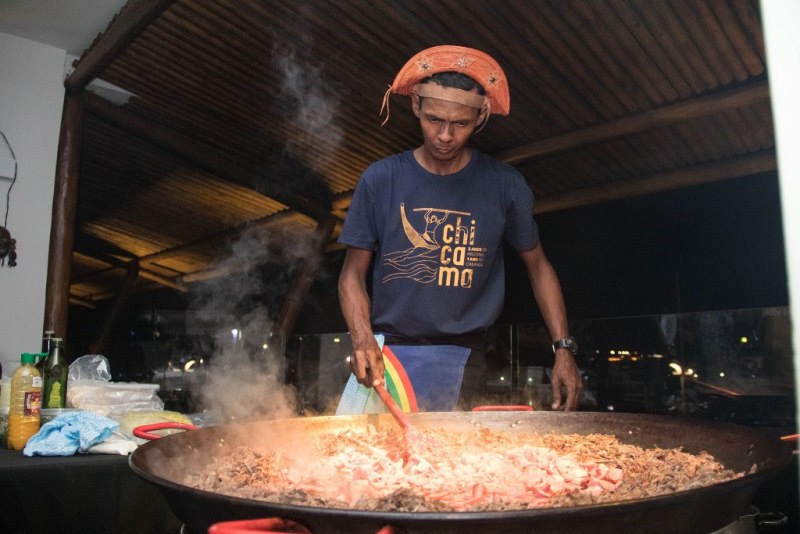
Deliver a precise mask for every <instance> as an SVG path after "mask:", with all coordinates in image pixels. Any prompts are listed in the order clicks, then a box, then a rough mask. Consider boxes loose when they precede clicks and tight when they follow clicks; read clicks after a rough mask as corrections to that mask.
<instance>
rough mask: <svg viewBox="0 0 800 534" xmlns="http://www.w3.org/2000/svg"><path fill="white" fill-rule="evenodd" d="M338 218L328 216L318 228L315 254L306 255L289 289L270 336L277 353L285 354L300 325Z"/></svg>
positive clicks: (273, 349) (313, 250) (313, 244)
mask: <svg viewBox="0 0 800 534" xmlns="http://www.w3.org/2000/svg"><path fill="white" fill-rule="evenodd" d="M336 221H337V218H336V217H334V216H330V217H327V218H325V219H323V220H321V221H319V222H318V223H317V228H316V230H314V237H313V239H312V242H311V251H310V252H309V254H308V255H307V256H306V258H305V261H303V263H302V265H300V268H299V269H298V271H297V274H296V275H295V277H294V280H293V281H292V287H291V288H290V289H289V291H288V293H287V294H286V297H285V298H284V300H283V304H281V309H280V311H279V312H278V317H277V318H276V319H275V323H274V324H273V325H272V329H271V330H270V333H269V338H268V339H269V348H270V351H271V352H272V353H273V354H279V355H283V354H284V349H285V348H286V340H287V339H288V337H289V334H290V333H291V332H292V330H294V325H295V323H296V322H297V317H298V316H299V315H300V309H301V308H302V307H303V303H305V301H306V297H307V296H308V291H309V290H310V289H311V283H312V282H313V281H314V273H315V272H316V270H317V268H318V267H319V262H320V260H321V259H322V256H323V254H324V253H325V248H326V247H327V245H328V241H330V238H331V234H333V230H334V228H336Z"/></svg>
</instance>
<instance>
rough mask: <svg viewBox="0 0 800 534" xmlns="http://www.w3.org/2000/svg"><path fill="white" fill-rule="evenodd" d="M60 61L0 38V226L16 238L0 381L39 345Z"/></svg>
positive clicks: (1, 294) (0, 298)
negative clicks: (10, 170)
mask: <svg viewBox="0 0 800 534" xmlns="http://www.w3.org/2000/svg"><path fill="white" fill-rule="evenodd" d="M65 60H66V51H64V50H60V49H57V48H53V47H51V46H47V45H42V44H39V43H36V42H33V41H29V40H27V39H22V38H19V37H15V36H13V35H9V34H6V33H0V130H2V131H3V133H4V134H5V136H6V137H7V138H8V142H9V144H10V145H11V148H12V149H13V150H14V153H15V155H16V159H17V180H16V182H15V183H14V186H13V188H12V189H11V201H10V208H9V212H8V221H7V224H4V223H3V220H4V217H5V214H6V202H5V201H6V193H7V191H8V189H9V186H10V184H11V182H10V181H8V180H0V199H1V200H2V202H1V203H0V217H2V218H0V225H3V226H5V227H6V228H7V229H8V230H9V231H10V232H11V237H12V238H14V239H16V240H17V266H16V267H14V268H9V267H8V264H7V263H6V265H5V266H4V267H0V364H1V365H2V366H3V376H10V375H11V373H13V371H14V369H15V368H16V367H17V366H18V365H19V357H20V353H22V352H34V351H38V350H39V348H40V346H41V339H42V324H43V321H44V301H45V286H46V283H47V255H48V250H49V242H50V219H51V211H52V204H53V186H54V180H55V166H56V159H57V153H58V137H59V130H60V127H61V110H62V106H63V102H64V85H63V73H64V63H65Z"/></svg>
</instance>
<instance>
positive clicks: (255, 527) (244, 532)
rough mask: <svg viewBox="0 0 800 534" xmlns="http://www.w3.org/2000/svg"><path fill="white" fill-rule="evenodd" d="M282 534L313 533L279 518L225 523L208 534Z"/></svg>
mask: <svg viewBox="0 0 800 534" xmlns="http://www.w3.org/2000/svg"><path fill="white" fill-rule="evenodd" d="M282 532H294V533H297V534H311V531H310V530H308V529H307V528H306V527H304V526H303V525H301V524H299V523H295V522H294V521H292V520H290V519H281V518H279V517H268V518H265V519H242V520H239V521H223V522H221V523H215V524H213V525H211V527H209V529H208V534H254V533H260V534H280V533H282Z"/></svg>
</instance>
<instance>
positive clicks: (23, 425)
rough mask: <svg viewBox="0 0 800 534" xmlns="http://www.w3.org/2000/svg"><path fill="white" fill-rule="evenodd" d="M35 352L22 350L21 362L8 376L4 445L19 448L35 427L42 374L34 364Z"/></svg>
mask: <svg viewBox="0 0 800 534" xmlns="http://www.w3.org/2000/svg"><path fill="white" fill-rule="evenodd" d="M34 360H35V354H30V353H28V352H26V353H23V354H22V358H21V360H20V361H21V363H22V365H20V366H19V367H18V368H17V370H16V371H14V376H13V377H12V378H11V403H10V405H9V410H8V434H7V440H8V448H9V449H13V450H17V451H19V450H22V449H23V448H25V444H26V443H27V442H28V439H30V437H31V436H33V435H34V434H36V432H38V431H39V425H40V424H41V420H40V414H41V407H42V377H41V375H40V374H39V371H38V370H37V369H36V367H34V365H33V362H34Z"/></svg>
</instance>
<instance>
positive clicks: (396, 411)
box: [375, 385, 411, 430]
mask: <svg viewBox="0 0 800 534" xmlns="http://www.w3.org/2000/svg"><path fill="white" fill-rule="evenodd" d="M375 391H376V392H377V393H378V397H380V398H381V401H383V404H385V405H386V407H387V408H389V411H390V412H391V413H392V415H393V416H394V418H395V419H396V420H397V422H398V423H400V426H402V427H403V429H405V430H408V429H410V428H411V423H409V422H408V417H406V414H405V413H403V410H401V409H400V406H398V405H397V403H396V402H395V401H394V399H393V398H392V396H391V395H389V392H388V391H386V388H385V387H384V386H382V385H378V386H375Z"/></svg>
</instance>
